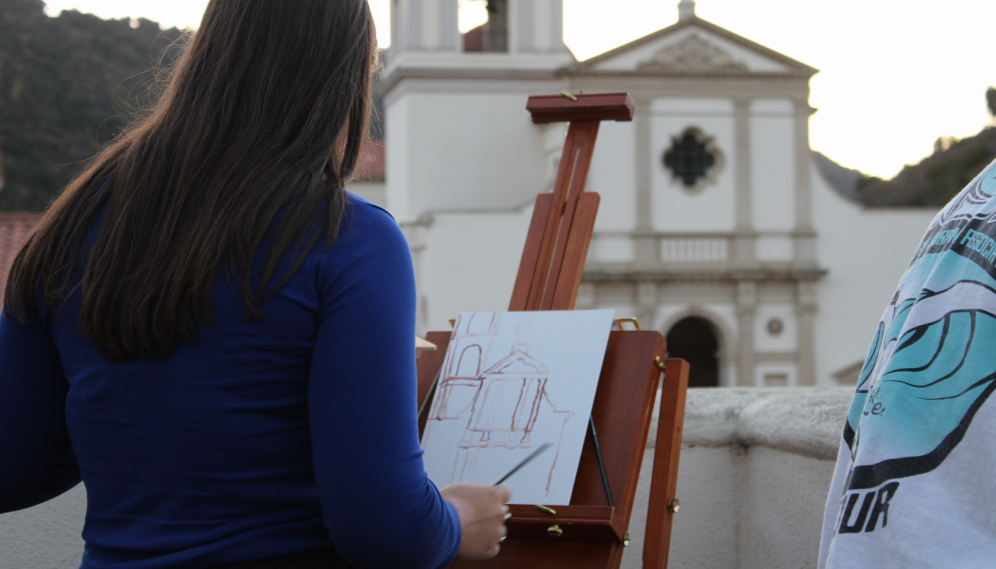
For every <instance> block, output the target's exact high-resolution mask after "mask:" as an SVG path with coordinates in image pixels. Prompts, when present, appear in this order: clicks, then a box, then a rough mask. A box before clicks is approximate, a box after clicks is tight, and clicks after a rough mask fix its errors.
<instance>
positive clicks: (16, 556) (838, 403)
mask: <svg viewBox="0 0 996 569" xmlns="http://www.w3.org/2000/svg"><path fill="white" fill-rule="evenodd" d="M851 396H852V392H851V390H850V389H848V388H841V387H838V388H829V389H821V388H794V389H793V388H788V389H753V388H733V389H692V390H689V393H688V401H687V405H686V410H685V425H684V439H683V444H682V449H681V462H680V468H679V474H678V489H677V496H678V499H679V500H681V510H680V511H679V512H678V513H677V514H676V515H675V519H674V526H673V529H672V536H671V550H670V560H669V563H668V567H669V569H734V568H735V569H810V568H814V567H816V557H817V554H818V552H819V540H820V527H821V524H822V516H823V507H824V504H825V503H826V497H827V491H828V489H829V486H830V477H831V476H832V473H833V465H834V462H833V460H834V458H835V457H836V453H837V447H838V444H839V440H840V432H841V429H842V426H843V421H844V419H845V417H846V414H847V407H848V405H849V403H850V399H851ZM656 429H657V426H656V413H655V418H654V424H653V425H651V431H650V433H651V434H650V437H649V440H648V443H647V451H646V454H645V455H644V458H643V468H642V471H641V476H640V485H639V487H638V490H637V496H636V505H635V509H634V513H633V518H632V520H631V522H630V528H629V533H630V536H631V538H632V543H631V544H630V546H629V548H628V549H627V550H626V552H625V555H624V557H623V564H622V567H623V568H625V569H638V568H640V567H642V563H641V554H642V549H643V545H644V543H643V536H644V528H645V526H646V507H647V501H648V500H649V496H650V488H649V484H648V481H649V480H650V475H651V467H652V465H653V460H654V449H655V448H656V437H655V434H656ZM85 511H86V493H85V491H84V489H83V488H82V486H80V487H77V488H75V489H74V490H72V491H70V492H68V493H67V494H64V495H63V496H60V497H59V498H57V499H55V500H52V501H50V502H48V503H46V504H42V505H40V506H37V507H34V508H31V509H28V510H25V511H22V512H15V513H11V514H4V515H0V567H3V568H4V569H7V568H11V569H14V568H17V569H71V568H75V567H77V566H78V565H79V562H80V557H81V554H82V548H83V543H82V541H81V540H80V531H81V529H82V526H83V518H84V514H85Z"/></svg>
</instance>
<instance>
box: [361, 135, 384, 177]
mask: <svg viewBox="0 0 996 569" xmlns="http://www.w3.org/2000/svg"><path fill="white" fill-rule="evenodd" d="M384 164H385V162H384V141H383V140H370V141H367V142H365V143H364V144H363V146H361V147H360V156H359V157H358V158H357V159H356V170H355V171H354V172H353V179H354V180H356V181H357V182H383V181H384Z"/></svg>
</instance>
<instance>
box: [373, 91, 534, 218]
mask: <svg viewBox="0 0 996 569" xmlns="http://www.w3.org/2000/svg"><path fill="white" fill-rule="evenodd" d="M411 83H412V84H406V86H405V88H404V89H405V90H404V91H402V92H398V93H394V94H392V96H391V97H390V98H389V99H388V100H387V101H386V125H387V137H386V143H387V175H386V178H387V205H388V208H389V209H390V211H391V212H392V213H393V214H394V215H395V217H396V218H397V219H398V220H399V221H401V222H406V221H413V220H415V219H417V218H418V217H419V216H421V215H423V214H425V213H427V212H435V211H460V210H464V211H466V210H478V211H480V210H494V209H509V208H512V207H515V206H519V205H522V204H524V203H526V202H527V201H531V200H532V198H533V197H534V196H535V195H536V194H537V193H539V192H541V191H545V188H543V183H542V181H543V179H544V171H545V164H544V160H543V156H544V154H543V140H542V138H543V137H542V131H541V130H540V129H538V128H536V126H535V125H533V124H532V121H531V120H530V117H529V113H527V112H526V110H525V102H526V95H528V94H529V93H530V91H529V89H530V88H537V87H530V86H528V85H527V86H525V87H523V89H522V91H523V92H518V91H516V90H514V89H510V88H509V86H508V85H500V84H497V86H496V88H495V92H493V93H488V92H481V91H486V86H480V90H476V89H474V90H468V89H467V85H466V84H462V85H461V84H458V83H455V84H454V85H452V86H450V87H451V88H449V89H447V86H446V85H433V88H434V89H436V88H438V89H440V90H441V91H442V92H421V91H418V87H419V85H418V84H416V82H411ZM513 86H514V85H513ZM541 89H542V90H541V92H544V91H548V90H549V87H546V88H541ZM510 91H511V92H510ZM426 133H432V136H431V137H429V138H427V137H426V136H425V134H426ZM509 164H514V165H515V167H513V168H510V167H509Z"/></svg>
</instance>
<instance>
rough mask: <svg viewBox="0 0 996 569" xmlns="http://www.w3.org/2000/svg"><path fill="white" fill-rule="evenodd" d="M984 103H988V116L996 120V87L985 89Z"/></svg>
mask: <svg viewBox="0 0 996 569" xmlns="http://www.w3.org/2000/svg"><path fill="white" fill-rule="evenodd" d="M986 104H987V105H989V116H991V117H993V119H994V120H996V87H990V88H988V89H986Z"/></svg>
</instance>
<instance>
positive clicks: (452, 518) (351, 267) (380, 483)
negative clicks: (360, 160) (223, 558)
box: [308, 203, 461, 569]
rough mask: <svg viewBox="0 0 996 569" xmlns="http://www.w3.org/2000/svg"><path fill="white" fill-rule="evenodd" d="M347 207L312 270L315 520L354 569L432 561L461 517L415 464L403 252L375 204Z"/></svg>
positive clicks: (451, 548) (411, 322)
mask: <svg viewBox="0 0 996 569" xmlns="http://www.w3.org/2000/svg"><path fill="white" fill-rule="evenodd" d="M353 208H357V209H359V208H363V211H360V212H355V213H354V214H353V215H351V216H350V218H351V221H347V222H345V223H344V228H343V230H342V231H341V235H340V238H339V241H338V242H337V243H336V245H335V247H333V249H332V252H331V253H330V254H327V255H325V256H320V258H321V260H320V261H319V263H318V265H317V266H316V269H315V270H316V271H317V272H316V279H317V286H318V292H319V297H320V299H321V306H320V311H321V313H320V322H319V328H318V339H317V343H316V346H315V352H314V359H313V360H312V365H311V376H310V382H309V391H308V400H309V413H310V423H311V436H312V449H313V461H314V467H315V477H316V481H317V485H318V489H319V494H320V499H321V503H322V509H323V511H324V513H325V524H326V526H327V527H328V530H329V535H330V537H331V538H332V541H333V542H334V543H335V545H336V548H337V549H338V550H339V552H340V553H341V554H342V555H343V557H345V558H346V560H347V561H349V563H350V564H352V565H354V566H355V567H362V568H364V569H365V568H368V567H369V568H373V567H409V568H434V567H442V566H445V565H448V564H449V562H450V561H451V560H452V559H453V557H454V555H456V552H457V549H459V546H460V540H461V534H460V522H459V518H458V517H457V513H456V510H455V509H454V508H453V506H452V505H451V504H449V503H448V502H446V501H445V500H443V498H442V497H441V496H440V494H439V491H438V490H437V489H436V487H435V486H434V485H433V484H432V482H431V481H429V478H428V476H427V475H426V473H425V469H424V467H423V464H422V450H421V448H420V446H419V440H418V425H417V417H416V414H417V410H416V374H415V346H414V336H415V278H414V272H413V268H412V260H411V254H410V253H409V250H408V245H407V243H406V242H405V238H404V236H403V235H402V234H401V230H400V229H399V228H398V226H397V224H396V223H395V221H394V220H393V219H392V218H391V217H390V216H389V215H388V214H387V213H386V212H383V211H381V210H379V209H376V208H375V207H374V206H371V205H368V204H361V203H357V204H356V205H354V206H353Z"/></svg>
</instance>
